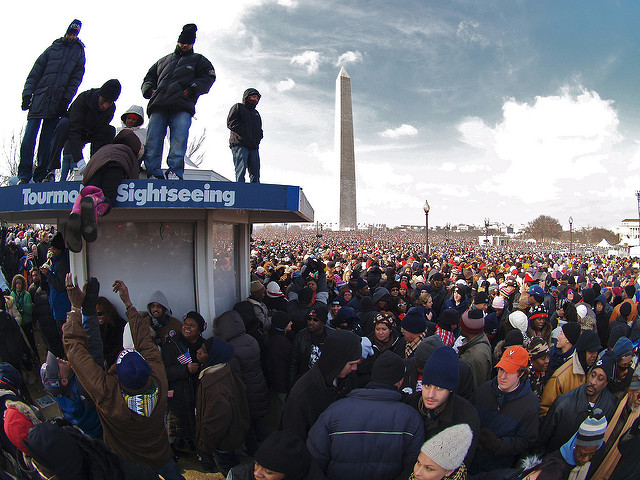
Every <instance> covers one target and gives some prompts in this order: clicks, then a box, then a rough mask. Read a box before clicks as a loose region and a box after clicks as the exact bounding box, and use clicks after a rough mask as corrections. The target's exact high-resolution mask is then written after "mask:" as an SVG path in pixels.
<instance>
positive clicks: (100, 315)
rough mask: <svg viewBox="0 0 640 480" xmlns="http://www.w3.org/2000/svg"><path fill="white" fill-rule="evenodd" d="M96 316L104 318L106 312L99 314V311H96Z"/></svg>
mask: <svg viewBox="0 0 640 480" xmlns="http://www.w3.org/2000/svg"><path fill="white" fill-rule="evenodd" d="M96 315H97V316H99V317H103V316H104V312H98V311H96Z"/></svg>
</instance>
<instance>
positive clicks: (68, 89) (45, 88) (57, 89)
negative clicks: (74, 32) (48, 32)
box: [22, 38, 84, 118]
mask: <svg viewBox="0 0 640 480" xmlns="http://www.w3.org/2000/svg"><path fill="white" fill-rule="evenodd" d="M83 76H84V45H83V44H82V42H81V41H80V40H79V39H77V38H76V39H75V40H73V41H71V42H67V41H66V40H65V39H64V38H59V39H57V40H56V41H54V42H53V43H52V44H51V46H50V47H49V48H47V49H46V50H45V51H44V52H43V53H42V54H41V55H40V56H39V57H38V59H37V60H36V62H35V63H34V64H33V67H32V68H31V71H30V72H29V76H28V77H27V81H26V82H25V83H24V89H23V90H22V97H23V98H29V97H30V98H31V106H30V107H29V114H28V116H27V118H56V117H58V113H59V112H60V111H61V109H62V108H65V109H66V108H67V106H68V105H69V102H70V101H71V99H72V98H73V96H74V95H75V94H76V91H77V90H78V86H79V85H80V82H81V81H82V77H83Z"/></svg>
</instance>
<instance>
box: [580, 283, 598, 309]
mask: <svg viewBox="0 0 640 480" xmlns="http://www.w3.org/2000/svg"><path fill="white" fill-rule="evenodd" d="M595 299H596V295H595V292H594V291H593V289H592V288H585V289H584V290H582V301H583V302H584V303H587V304H589V305H590V306H592V307H593V302H594V300H595Z"/></svg>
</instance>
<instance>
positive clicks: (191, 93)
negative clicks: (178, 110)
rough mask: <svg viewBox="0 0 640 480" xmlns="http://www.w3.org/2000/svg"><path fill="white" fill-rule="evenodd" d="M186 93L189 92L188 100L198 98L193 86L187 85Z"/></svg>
mask: <svg viewBox="0 0 640 480" xmlns="http://www.w3.org/2000/svg"><path fill="white" fill-rule="evenodd" d="M187 92H189V98H196V97H197V96H198V91H197V90H196V86H195V85H189V86H188V87H187Z"/></svg>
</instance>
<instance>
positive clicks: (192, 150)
mask: <svg viewBox="0 0 640 480" xmlns="http://www.w3.org/2000/svg"><path fill="white" fill-rule="evenodd" d="M206 139H207V129H206V128H205V129H204V130H202V133H201V134H200V135H196V136H195V137H194V138H192V139H191V141H190V142H189V146H188V147H187V154H186V155H185V162H186V163H187V164H189V163H191V164H192V165H193V166H194V167H199V166H200V164H201V163H202V161H203V160H204V156H205V154H206V153H207V152H206V150H204V148H203V147H204V142H205V140H206Z"/></svg>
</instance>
